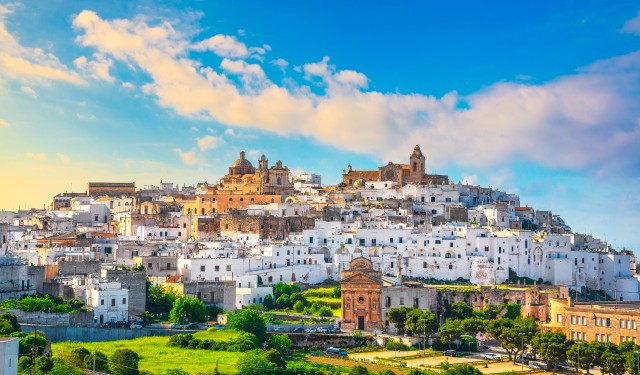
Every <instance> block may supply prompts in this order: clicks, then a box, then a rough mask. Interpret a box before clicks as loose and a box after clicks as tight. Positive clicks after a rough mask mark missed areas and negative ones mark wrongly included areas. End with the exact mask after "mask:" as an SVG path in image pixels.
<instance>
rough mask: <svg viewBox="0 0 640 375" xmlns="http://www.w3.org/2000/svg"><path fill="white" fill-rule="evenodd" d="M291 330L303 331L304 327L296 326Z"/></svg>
mask: <svg viewBox="0 0 640 375" xmlns="http://www.w3.org/2000/svg"><path fill="white" fill-rule="evenodd" d="M293 332H304V328H302V327H296V328H294V329H293Z"/></svg>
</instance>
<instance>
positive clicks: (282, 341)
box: [267, 335, 291, 354]
mask: <svg viewBox="0 0 640 375" xmlns="http://www.w3.org/2000/svg"><path fill="white" fill-rule="evenodd" d="M267 347H268V348H270V349H275V350H277V351H279V352H280V353H282V354H287V352H288V351H289V348H291V339H290V338H289V336H287V335H272V336H271V337H269V339H268V340H267Z"/></svg>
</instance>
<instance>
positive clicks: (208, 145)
mask: <svg viewBox="0 0 640 375" xmlns="http://www.w3.org/2000/svg"><path fill="white" fill-rule="evenodd" d="M223 142H224V141H223V140H222V138H219V137H214V136H212V135H206V136H204V137H202V138H198V139H197V143H198V148H200V151H203V152H204V151H207V150H211V149H214V148H216V147H218V146H219V145H220V144H221V143H223Z"/></svg>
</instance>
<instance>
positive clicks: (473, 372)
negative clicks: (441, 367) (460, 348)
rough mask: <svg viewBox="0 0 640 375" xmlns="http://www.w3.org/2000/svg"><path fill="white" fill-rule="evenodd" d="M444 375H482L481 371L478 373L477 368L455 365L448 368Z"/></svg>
mask: <svg viewBox="0 0 640 375" xmlns="http://www.w3.org/2000/svg"><path fill="white" fill-rule="evenodd" d="M444 374H445V375H482V371H480V370H479V369H478V368H477V367H473V366H471V365H468V364H462V365H456V366H453V367H451V368H449V369H448V370H447V371H445V373H444Z"/></svg>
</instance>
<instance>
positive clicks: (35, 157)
mask: <svg viewBox="0 0 640 375" xmlns="http://www.w3.org/2000/svg"><path fill="white" fill-rule="evenodd" d="M24 156H26V157H27V158H29V159H31V160H37V161H43V160H45V159H46V158H47V155H46V154H43V153H33V152H26V153H25V154H24Z"/></svg>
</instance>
